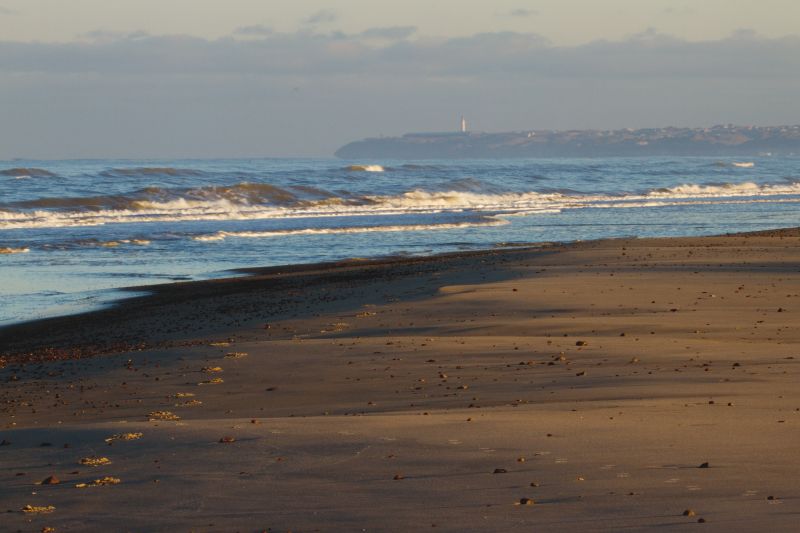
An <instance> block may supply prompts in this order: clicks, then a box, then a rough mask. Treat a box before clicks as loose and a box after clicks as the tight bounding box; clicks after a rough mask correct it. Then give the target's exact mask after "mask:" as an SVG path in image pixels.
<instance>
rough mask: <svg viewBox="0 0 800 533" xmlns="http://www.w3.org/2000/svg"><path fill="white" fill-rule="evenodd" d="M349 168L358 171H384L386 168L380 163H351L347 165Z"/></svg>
mask: <svg viewBox="0 0 800 533" xmlns="http://www.w3.org/2000/svg"><path fill="white" fill-rule="evenodd" d="M347 170H352V171H356V172H383V171H384V170H386V169H384V168H383V167H382V166H380V165H350V166H349V167H347Z"/></svg>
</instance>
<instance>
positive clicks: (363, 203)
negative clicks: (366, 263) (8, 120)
mask: <svg viewBox="0 0 800 533" xmlns="http://www.w3.org/2000/svg"><path fill="white" fill-rule="evenodd" d="M745 198H747V200H745V203H746V202H752V203H761V202H765V201H768V202H775V203H782V202H800V183H785V184H767V185H758V184H755V183H751V182H745V183H732V184H722V185H696V184H684V185H679V186H676V187H671V188H666V189H658V190H655V191H651V192H649V193H646V194H628V195H621V196H619V195H608V194H578V193H576V194H565V193H539V192H525V193H506V194H479V193H474V192H462V191H442V192H431V191H421V190H413V191H408V192H405V193H403V194H399V195H391V196H390V195H384V196H380V195H375V196H366V197H362V198H358V199H352V198H329V199H326V200H321V201H304V202H298V203H296V204H294V205H291V206H276V205H264V204H253V205H251V204H241V203H235V202H231V201H229V200H227V199H219V198H216V199H207V200H196V199H185V198H181V199H176V200H170V201H165V202H154V201H140V202H137V203H136V204H135V205H134V208H133V209H118V210H114V209H105V210H96V211H48V210H41V209H40V210H36V211H2V210H0V229H16V228H47V227H69V226H97V225H103V224H115V223H136V222H166V221H214V220H262V219H292V218H315V217H338V216H350V217H353V216H378V215H408V214H436V213H461V212H473V213H486V214H490V215H504V216H511V215H515V214H516V215H528V216H530V215H536V214H544V213H554V212H558V211H560V210H565V209H581V208H587V207H592V208H626V207H656V206H661V205H676V203H682V204H688V203H690V202H693V201H704V202H710V203H716V204H725V203H730V201H731V200H732V199H745Z"/></svg>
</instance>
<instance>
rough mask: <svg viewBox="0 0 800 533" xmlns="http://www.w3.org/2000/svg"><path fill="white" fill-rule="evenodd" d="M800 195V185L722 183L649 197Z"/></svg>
mask: <svg viewBox="0 0 800 533" xmlns="http://www.w3.org/2000/svg"><path fill="white" fill-rule="evenodd" d="M793 194H800V183H788V184H766V185H759V184H757V183H753V182H745V183H720V184H714V185H696V184H693V183H686V184H683V185H678V186H677V187H668V188H662V189H657V190H655V191H651V192H649V193H648V194H647V196H649V197H660V198H665V197H669V198H692V197H704V198H705V197H717V198H725V197H734V196H780V195H793Z"/></svg>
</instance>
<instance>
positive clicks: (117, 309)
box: [0, 243, 564, 360]
mask: <svg viewBox="0 0 800 533" xmlns="http://www.w3.org/2000/svg"><path fill="white" fill-rule="evenodd" d="M561 246H564V245H563V244H557V243H530V244H525V245H520V246H513V247H498V248H490V249H482V250H470V251H461V252H443V253H439V254H433V255H426V256H414V257H396V256H389V257H384V258H375V259H360V258H351V259H345V260H341V261H331V262H321V263H300V264H290V265H279V266H267V267H244V268H236V269H231V270H230V272H232V273H236V274H239V275H234V276H228V277H215V278H210V279H200V280H190V281H179V282H173V283H159V284H153V285H134V286H129V287H120V288H117V289H113V290H114V291H117V292H119V293H120V295H121V296H120V298H119V299H117V300H115V301H112V302H110V303H109V304H106V305H105V306H104V307H101V308H99V309H94V310H89V311H85V312H78V313H74V314H69V315H59V316H51V317H44V318H40V319H34V320H29V321H25V322H19V323H12V324H8V325H3V326H0V346H1V347H3V348H2V349H0V357H2V356H5V357H7V358H8V357H10V356H14V355H16V356H21V355H25V356H28V357H30V358H31V359H32V360H46V359H58V358H60V357H81V356H85V355H95V354H104V353H116V352H119V351H124V350H128V349H134V348H136V347H137V346H138V347H139V348H141V347H144V346H157V345H159V344H160V343H161V344H164V343H166V344H168V343H170V342H173V341H177V342H179V337H180V335H164V336H162V337H159V338H158V339H157V341H156V342H154V343H144V344H142V343H136V344H134V343H132V339H133V338H134V337H137V336H141V332H135V333H131V334H128V335H124V334H121V333H120V334H119V335H120V337H119V340H117V341H116V342H115V343H104V344H94V343H92V342H89V343H87V342H86V341H85V339H78V337H80V336H81V335H86V333H78V334H77V335H70V334H69V331H73V330H74V329H75V328H78V327H85V328H86V329H87V330H89V331H90V333H89V335H90V336H93V335H95V334H96V333H95V330H96V329H97V326H94V325H92V324H90V323H92V322H103V323H104V324H107V322H108V321H112V322H113V321H130V320H139V319H141V318H142V316H143V315H145V314H146V313H148V312H149V311H151V310H153V309H158V308H161V307H163V306H170V305H174V304H178V305H180V304H184V303H186V302H189V301H191V300H209V299H213V298H215V297H225V296H236V295H239V294H242V293H247V292H248V291H250V290H254V289H255V290H262V291H263V292H264V293H265V294H264V297H265V298H270V297H272V298H275V299H277V300H281V304H283V305H286V304H288V303H289V302H287V301H285V299H282V298H280V294H281V292H282V291H293V290H297V289H298V288H300V287H304V286H306V285H307V284H309V283H313V284H315V285H325V284H336V283H338V282H345V281H358V280H361V281H365V280H366V279H367V278H369V277H374V276H377V277H379V278H387V277H402V276H409V275H413V274H415V273H420V272H423V271H435V270H436V269H437V268H442V269H445V270H446V269H458V268H459V267H461V266H463V265H462V263H463V262H466V261H469V260H471V259H476V258H486V259H494V260H495V261H500V262H503V261H508V260H509V259H510V258H511V257H514V256H518V255H527V254H530V253H540V252H542V251H544V250H548V249H551V248H557V247H561ZM506 253H508V255H507V256H506ZM125 293H139V294H137V295H131V296H125ZM131 315H133V316H131ZM266 318H269V317H268V316H265V319H266ZM273 318H275V316H274V315H273ZM87 326H88V327H87ZM103 327H107V326H105V325H104V326H103ZM42 331H47V333H46V335H42ZM194 333H198V332H197V331H195V332H194ZM213 333H218V332H213ZM207 334H209V333H207ZM34 335H35V336H36V339H28V340H22V341H20V340H19V339H20V337H31V336H34ZM64 341H66V342H67V343H68V344H70V346H69V347H66V348H64V349H63V350H64V352H63V353H62V354H59V352H58V351H52V350H50V349H48V348H47V347H46V345H47V344H54V343H56V342H64ZM80 345H83V346H80ZM76 349H77V350H78V351H77V352H76V351H75V350H76ZM22 352H30V353H27V354H23V353H22Z"/></svg>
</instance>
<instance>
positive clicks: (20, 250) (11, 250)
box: [0, 247, 31, 254]
mask: <svg viewBox="0 0 800 533" xmlns="http://www.w3.org/2000/svg"><path fill="white" fill-rule="evenodd" d="M30 251H31V249H30V248H4V247H0V254H26V253H28V252H30Z"/></svg>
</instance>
